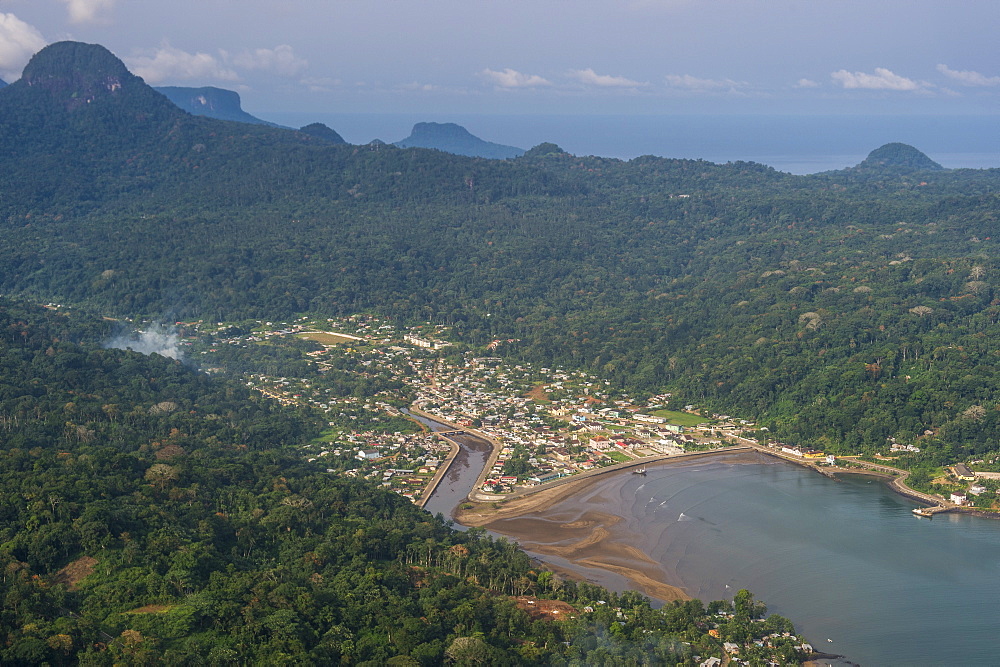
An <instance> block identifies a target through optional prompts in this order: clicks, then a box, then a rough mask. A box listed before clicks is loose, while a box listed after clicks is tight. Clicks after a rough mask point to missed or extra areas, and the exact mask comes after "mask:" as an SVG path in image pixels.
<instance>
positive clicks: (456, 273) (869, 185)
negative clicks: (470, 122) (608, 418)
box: [0, 43, 1000, 460]
mask: <svg viewBox="0 0 1000 667" xmlns="http://www.w3.org/2000/svg"><path fill="white" fill-rule="evenodd" d="M0 161H2V164H3V169H2V170H0V213H2V215H0V220H2V221H3V222H2V224H3V225H4V233H5V236H6V239H7V243H5V244H4V246H3V247H2V248H0V289H2V290H4V291H5V292H7V293H14V294H19V295H23V296H27V297H30V298H34V299H38V300H59V301H62V302H69V303H74V304H83V305H87V306H89V307H91V308H93V309H96V310H98V311H100V312H102V313H105V314H116V315H132V316H135V315H149V316H156V317H166V318H181V317H184V318H187V317H205V318H210V319H215V320H220V321H222V320H231V319H241V318H268V319H274V318H284V317H289V316H291V315H293V314H296V313H301V312H314V313H319V314H322V313H327V314H331V315H334V314H345V313H351V312H358V311H362V310H369V311H377V312H379V313H381V314H384V315H387V316H390V317H395V318H399V319H401V320H408V321H417V320H427V321H434V322H435V323H441V324H448V325H451V326H452V327H453V328H454V329H453V330H454V332H455V335H456V336H459V337H461V338H462V339H463V340H465V341H467V342H470V343H472V344H485V343H487V342H488V341H490V340H492V339H494V338H504V339H508V338H509V339H517V340H518V341H519V342H518V343H517V345H513V346H509V347H508V348H506V349H505V351H504V354H507V355H510V356H512V357H514V358H522V359H528V360H532V361H537V362H542V363H545V364H563V365H568V366H576V367H582V368H587V369H590V370H592V371H594V372H597V373H599V374H601V375H602V376H604V377H608V378H610V379H612V380H613V381H614V382H615V383H616V385H617V386H618V387H619V388H620V389H622V390H624V391H628V392H631V393H633V394H636V393H640V394H641V393H644V392H652V391H658V390H663V389H670V390H673V391H674V392H676V393H677V395H678V397H679V398H680V399H681V400H684V401H690V402H697V403H698V404H700V405H703V406H707V407H711V408H715V409H718V410H724V411H727V412H731V413H733V414H739V415H741V416H747V417H757V418H760V419H763V420H764V422H765V423H766V424H768V425H769V426H770V427H771V428H772V430H776V432H777V433H779V434H780V436H781V437H783V438H786V439H788V440H791V441H794V442H796V443H801V444H819V445H822V446H823V447H825V448H827V449H831V450H833V451H837V450H840V451H847V450H857V449H865V448H869V449H870V448H873V447H880V446H882V445H884V443H885V442H886V438H888V437H895V438H897V439H899V440H900V441H914V440H916V439H918V438H920V439H924V440H926V444H927V447H926V449H928V451H932V452H936V454H935V455H939V456H940V458H941V460H950V459H955V458H960V457H963V456H967V455H972V454H975V453H978V452H983V451H987V450H992V449H997V448H998V445H1000V443H998V434H997V423H998V419H1000V412H998V411H997V410H996V409H995V408H996V404H995V400H994V399H993V396H995V394H996V390H997V389H998V388H1000V387H998V383H1000V377H998V376H997V373H996V372H995V370H994V369H995V367H996V364H994V363H993V361H994V360H995V359H996V357H997V355H998V354H1000V336H998V333H997V327H996V323H997V318H998V314H1000V308H998V304H1000V301H998V300H997V299H996V296H997V294H996V287H995V285H994V283H995V282H997V271H998V265H997V262H996V259H995V254H996V253H995V248H996V244H997V241H998V239H994V238H993V237H994V234H995V226H996V215H997V210H998V204H1000V170H943V169H941V168H940V165H937V164H936V163H934V162H933V161H931V160H929V159H928V158H926V156H924V155H923V154H921V153H920V152H919V151H918V150H916V149H914V148H912V147H909V146H903V145H901V144H889V145H887V146H885V147H882V148H880V149H878V150H876V151H874V152H873V154H872V156H871V157H870V158H869V159H868V160H866V161H865V162H864V163H862V164H861V165H859V166H858V167H856V168H852V169H846V170H842V171H836V172H827V173H823V174H817V175H813V176H793V175H790V174H784V173H780V172H776V171H774V170H773V169H771V168H768V167H766V166H763V165H759V164H753V163H743V162H736V163H730V164H724V165H717V164H712V163H709V162H704V161H697V160H679V159H668V158H658V157H641V158H637V159H634V160H631V161H627V162H625V161H620V160H615V159H605V158H598V157H577V156H573V155H569V154H567V153H565V152H563V151H561V150H560V149H559V147H558V146H555V145H551V144H549V145H543V146H540V147H538V148H536V149H533V150H531V151H528V152H527V153H526V154H525V155H524V156H523V157H520V158H517V159H513V160H504V161H500V160H485V159H472V158H464V157H460V156H455V155H449V154H445V153H442V152H438V151H428V150H422V149H399V148H396V147H392V146H387V145H384V144H380V143H376V144H372V145H369V146H350V145H330V144H329V143H327V142H324V141H321V140H319V139H317V138H315V137H313V136H311V135H309V134H306V133H302V132H295V131H291V130H281V129H274V128H267V127H261V126H251V125H246V124H239V123H230V122H223V121H215V120H210V119H205V118H196V117H193V116H190V115H187V114H185V113H183V112H181V111H180V110H178V109H176V108H174V107H173V106H172V105H170V103H169V102H168V101H167V100H166V99H165V98H163V97H162V96H160V95H158V94H157V93H156V92H155V91H153V90H152V89H149V88H148V87H146V86H145V84H143V83H142V81H141V80H139V79H137V78H135V77H133V76H132V75H131V74H129V73H128V72H127V70H125V68H124V66H122V65H121V63H120V62H118V61H117V59H115V58H114V57H113V56H111V55H110V54H109V53H107V52H106V51H104V50H103V49H102V48H101V47H94V46H90V45H79V44H73V43H61V44H55V45H52V46H50V47H48V48H47V49H45V50H43V51H42V52H41V53H40V54H38V55H37V56H36V57H35V59H34V60H33V61H32V63H31V64H30V65H29V66H28V68H27V69H26V70H25V76H24V77H23V78H22V79H21V80H19V81H17V82H15V83H14V84H11V85H10V86H8V87H7V88H5V89H3V91H2V92H0ZM970 410H971V411H970Z"/></svg>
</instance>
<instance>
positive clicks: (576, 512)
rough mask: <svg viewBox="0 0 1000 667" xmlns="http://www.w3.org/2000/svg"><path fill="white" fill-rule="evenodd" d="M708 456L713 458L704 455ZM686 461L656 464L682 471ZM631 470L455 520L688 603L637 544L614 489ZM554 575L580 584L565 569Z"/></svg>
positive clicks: (753, 457) (459, 514)
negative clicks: (567, 577) (611, 573)
mask: <svg viewBox="0 0 1000 667" xmlns="http://www.w3.org/2000/svg"><path fill="white" fill-rule="evenodd" d="M706 456H714V455H713V454H706ZM724 456H726V461H727V462H728V463H741V462H745V463H758V462H759V461H760V458H759V455H757V454H732V453H730V454H725V455H724ZM691 462H692V461H691V459H687V460H686V461H683V462H681V461H677V462H672V461H664V462H661V463H657V464H655V465H656V466H657V467H659V466H661V465H684V464H689V463H691ZM630 475H631V473H630V472H629V471H627V470H623V471H619V472H615V473H609V474H608V475H606V476H598V477H591V478H589V479H580V480H578V481H574V482H570V483H567V484H563V485H561V486H557V487H554V488H551V489H546V490H542V491H539V492H538V493H534V494H531V495H527V496H523V497H520V498H514V499H511V500H507V501H504V502H502V503H498V504H497V506H494V504H493V503H483V504H479V505H476V506H475V507H473V508H472V509H466V510H462V509H459V510H456V512H455V519H456V521H458V522H459V523H461V524H463V525H466V526H483V527H485V528H487V529H489V530H490V531H493V532H495V533H499V534H501V535H506V536H508V537H510V538H512V539H514V540H516V541H517V542H518V543H519V544H520V545H521V546H522V547H523V548H524V549H526V550H528V551H531V552H533V553H537V554H542V555H543V556H544V555H548V556H556V557H558V558H561V559H565V560H566V561H569V562H570V563H572V564H573V565H575V566H580V567H583V568H598V569H602V570H605V571H608V572H613V573H615V574H617V575H620V576H623V577H625V578H626V579H627V580H628V581H629V583H630V584H631V585H632V586H633V587H634V588H636V589H637V590H640V591H642V592H643V593H645V594H646V595H649V596H651V597H654V598H657V599H659V600H663V601H671V600H684V599H687V598H688V597H690V596H688V595H687V594H686V593H685V592H684V591H683V590H682V589H681V588H679V587H677V586H673V585H671V584H669V583H668V581H669V580H670V576H669V573H668V571H667V570H666V569H665V568H664V567H663V566H662V565H661V564H660V563H658V562H656V561H655V560H653V559H652V558H650V557H649V555H648V554H646V553H645V552H643V551H642V550H641V549H639V548H638V547H636V546H633V545H635V544H639V543H640V540H639V537H640V536H639V535H638V534H637V532H636V530H635V528H630V527H629V526H628V521H627V517H628V512H627V509H628V508H627V507H625V506H624V505H623V504H622V503H621V502H619V500H618V499H617V498H614V497H613V496H614V495H615V487H617V486H620V484H621V482H622V480H623V478H624V479H628V478H629V476H630ZM547 565H548V566H549V567H552V569H554V570H557V571H560V572H561V573H564V574H568V575H571V576H574V577H576V578H580V576H581V575H580V573H579V572H575V571H567V570H566V569H565V568H560V567H554V566H553V565H552V564H551V563H547Z"/></svg>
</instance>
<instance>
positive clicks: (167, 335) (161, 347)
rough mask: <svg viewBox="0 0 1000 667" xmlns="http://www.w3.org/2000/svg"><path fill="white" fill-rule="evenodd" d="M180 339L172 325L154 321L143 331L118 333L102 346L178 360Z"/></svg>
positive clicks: (181, 354) (180, 351)
mask: <svg viewBox="0 0 1000 667" xmlns="http://www.w3.org/2000/svg"><path fill="white" fill-rule="evenodd" d="M180 339H181V337H180V334H178V333H177V330H176V329H174V327H169V326H164V325H163V324H160V323H158V322H154V323H153V324H151V325H150V326H149V328H148V329H146V330H145V331H133V332H129V333H120V334H118V335H117V336H115V337H114V338H112V339H111V340H109V341H108V342H107V343H105V344H104V347H105V348H109V349H114V350H132V351H133V352H139V353H141V354H147V355H148V354H154V353H155V354H159V355H160V356H163V357H169V358H171V359H177V360H180V359H181V358H182V357H183V355H184V353H183V351H182V350H181V349H180Z"/></svg>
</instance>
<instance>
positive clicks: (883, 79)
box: [830, 67, 931, 91]
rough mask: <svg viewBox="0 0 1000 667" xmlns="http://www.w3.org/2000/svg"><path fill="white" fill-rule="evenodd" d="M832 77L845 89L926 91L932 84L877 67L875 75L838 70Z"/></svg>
mask: <svg viewBox="0 0 1000 667" xmlns="http://www.w3.org/2000/svg"><path fill="white" fill-rule="evenodd" d="M830 77H831V78H832V79H833V80H834V81H836V82H837V83H839V84H840V85H841V86H843V87H844V88H849V89H853V88H861V89H865V90H910V91H916V90H926V89H927V88H930V87H931V86H930V84H929V83H927V82H925V81H914V80H913V79H908V78H906V77H905V76H900V75H898V74H896V73H894V72H892V71H891V70H888V69H886V68H885V67H876V68H875V73H874V74H868V73H867V72H848V71H847V70H846V69H841V70H837V71H836V72H833V73H831V74H830Z"/></svg>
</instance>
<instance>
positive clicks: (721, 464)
mask: <svg viewBox="0 0 1000 667" xmlns="http://www.w3.org/2000/svg"><path fill="white" fill-rule="evenodd" d="M421 421H424V422H425V423H428V424H433V425H434V426H435V427H437V426H438V425H437V424H435V423H434V422H431V421H429V420H423V419H422V420H421ZM435 430H438V429H437V428H436V429H435ZM488 451H489V449H488V444H487V443H485V441H482V440H480V439H478V438H473V439H470V440H469V442H464V443H462V451H461V452H460V454H459V456H458V457H457V458H456V460H455V462H454V463H453V466H452V468H451V469H450V470H449V473H448V475H447V476H446V478H445V479H444V480H442V483H441V485H440V486H439V487H438V490H437V491H436V492H435V493H434V495H433V496H432V497H431V498H430V500H429V502H428V504H427V509H428V511H430V512H432V513H435V514H436V513H438V512H441V513H442V514H444V515H445V516H449V515H450V513H451V511H452V510H453V509H454V507H455V506H456V505H457V504H458V503H460V502H462V501H464V500H465V496H466V494H468V492H469V490H470V489H471V488H472V484H473V483H474V481H475V479H476V476H477V475H478V474H479V471H480V470H481V469H482V466H483V465H484V464H485V461H486V458H487V456H488ZM736 461H740V462H736ZM595 498H599V499H600V508H601V509H602V510H603V511H606V512H609V513H613V514H617V515H620V516H622V517H623V518H624V520H625V521H624V524H623V528H625V529H626V530H627V532H629V533H631V534H635V535H640V536H642V537H640V538H639V539H640V541H639V542H638V543H636V544H635V545H634V546H637V547H639V548H640V549H642V551H644V552H645V553H647V554H648V555H649V556H651V557H652V558H654V559H655V560H657V561H658V562H659V563H661V564H662V566H663V567H664V570H665V571H666V572H667V575H668V581H667V583H670V584H673V585H677V586H681V587H682V588H683V589H684V590H685V591H686V592H687V593H688V594H690V595H691V596H693V597H698V598H701V599H703V600H716V599H728V598H732V596H733V594H735V592H736V591H737V590H739V589H740V588H746V589H749V590H751V591H753V593H754V594H755V595H756V596H757V597H758V598H759V599H761V600H763V601H765V602H766V603H767V605H768V608H769V611H771V612H772V613H778V614H782V615H784V616H787V617H788V618H790V619H792V621H793V622H794V623H795V625H796V628H797V629H798V630H799V631H800V632H801V633H802V634H803V635H804V636H805V637H807V638H808V639H809V640H810V641H812V642H813V644H814V645H815V646H816V648H817V650H820V651H825V652H829V653H838V654H842V655H844V656H845V657H846V658H847V659H848V660H851V661H853V662H857V663H860V664H862V665H906V666H913V667H918V666H921V665H927V666H940V665H980V664H982V665H989V664H1000V658H998V657H997V656H998V655H1000V633H998V632H997V621H996V612H995V607H996V604H997V601H998V600H1000V521H995V520H991V519H983V518H978V517H972V516H967V515H960V514H944V515H938V516H937V517H935V518H934V519H924V518H919V517H916V516H914V515H913V513H912V511H911V510H912V509H913V508H914V507H917V505H916V504H915V503H913V502H911V501H909V500H907V499H905V498H902V497H901V496H899V495H897V494H895V493H893V492H892V491H890V490H889V489H888V488H887V487H886V486H885V485H883V484H881V483H880V482H878V481H876V480H873V479H872V478H870V477H865V476H860V475H856V476H846V477H843V478H842V481H840V482H838V481H835V480H831V479H829V478H827V477H823V476H822V475H818V474H816V473H814V472H812V471H810V470H806V469H804V468H801V467H799V466H795V465H792V464H788V463H784V462H780V461H776V460H774V459H771V458H769V457H765V456H763V455H761V456H760V457H759V459H757V462H750V463H748V462H746V455H745V454H744V455H733V456H727V455H720V456H718V457H716V458H712V459H699V460H696V461H690V462H683V461H678V462H674V463H670V464H665V465H656V466H650V467H649V468H648V470H647V474H646V475H645V476H636V475H631V474H628V473H621V474H610V475H607V476H600V477H597V478H594V481H593V484H592V485H591V486H590V487H588V488H587V489H586V490H585V491H583V492H581V494H580V497H579V499H578V500H579V502H593V499H595ZM563 502H565V503H572V502H574V498H568V499H566V500H564V501H563ZM557 507H558V506H556V508H557ZM556 508H553V509H556ZM540 558H542V559H543V560H549V561H552V562H553V563H554V564H555V565H558V566H560V567H563V568H568V569H571V570H576V571H578V572H579V573H580V574H581V575H582V576H583V577H585V578H588V579H591V580H594V581H597V582H599V583H601V584H603V585H606V586H608V587H609V588H613V589H617V590H624V589H625V588H627V587H628V583H627V581H626V580H624V579H623V578H622V577H620V576H618V575H613V574H610V573H606V572H602V571H598V570H594V569H592V568H581V567H577V566H575V565H574V564H572V563H570V562H568V561H565V560H562V559H558V558H553V557H549V556H540ZM828 639H830V640H832V641H827V640H828Z"/></svg>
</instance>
